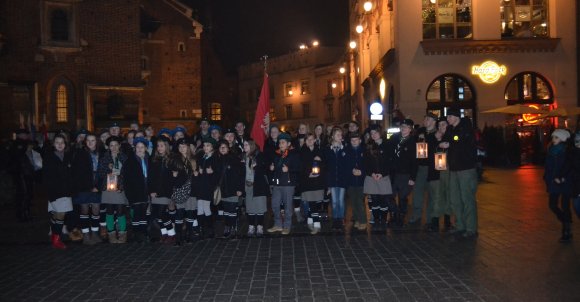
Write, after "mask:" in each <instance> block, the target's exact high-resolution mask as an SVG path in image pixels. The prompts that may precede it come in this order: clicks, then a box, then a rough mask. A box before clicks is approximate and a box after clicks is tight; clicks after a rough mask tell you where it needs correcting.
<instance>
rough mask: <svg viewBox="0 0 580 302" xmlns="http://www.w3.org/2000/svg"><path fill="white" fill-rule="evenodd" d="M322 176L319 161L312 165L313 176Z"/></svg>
mask: <svg viewBox="0 0 580 302" xmlns="http://www.w3.org/2000/svg"><path fill="white" fill-rule="evenodd" d="M318 175H320V167H319V166H318V161H314V162H313V163H312V176H318Z"/></svg>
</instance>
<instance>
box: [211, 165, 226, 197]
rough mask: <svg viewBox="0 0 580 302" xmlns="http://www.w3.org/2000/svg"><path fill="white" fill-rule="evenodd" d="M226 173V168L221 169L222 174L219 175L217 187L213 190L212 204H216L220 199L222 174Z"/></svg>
mask: <svg viewBox="0 0 580 302" xmlns="http://www.w3.org/2000/svg"><path fill="white" fill-rule="evenodd" d="M225 174H226V169H225V168H224V169H222V175H221V176H220V180H219V182H218V185H217V187H216V188H215V190H213V204H214V205H216V206H217V205H218V204H220V202H221V201H222V189H221V187H222V183H223V182H224V176H225Z"/></svg>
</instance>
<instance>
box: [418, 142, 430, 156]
mask: <svg viewBox="0 0 580 302" xmlns="http://www.w3.org/2000/svg"><path fill="white" fill-rule="evenodd" d="M427 149H428V146H427V143H426V142H420V143H417V158H427Z"/></svg>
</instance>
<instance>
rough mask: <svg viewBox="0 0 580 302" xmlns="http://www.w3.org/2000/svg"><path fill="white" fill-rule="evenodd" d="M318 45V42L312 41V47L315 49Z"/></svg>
mask: <svg viewBox="0 0 580 302" xmlns="http://www.w3.org/2000/svg"><path fill="white" fill-rule="evenodd" d="M319 44H320V43H318V40H314V41H312V46H314V47H317V46H318V45H319Z"/></svg>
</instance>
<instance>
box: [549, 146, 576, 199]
mask: <svg viewBox="0 0 580 302" xmlns="http://www.w3.org/2000/svg"><path fill="white" fill-rule="evenodd" d="M569 152H571V150H568V148H567V144H566V143H560V144H558V145H550V147H549V148H548V152H547V154H546V164H545V166H544V168H545V170H544V183H545V184H546V191H548V193H550V194H571V193H572V179H573V178H572V173H571V172H572V171H571V169H570V168H569V167H570V155H569V154H568V153H569ZM556 178H559V179H561V178H564V179H565V181H564V182H563V183H560V184H558V183H556V182H555V181H554V179H556Z"/></svg>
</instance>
